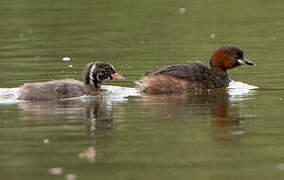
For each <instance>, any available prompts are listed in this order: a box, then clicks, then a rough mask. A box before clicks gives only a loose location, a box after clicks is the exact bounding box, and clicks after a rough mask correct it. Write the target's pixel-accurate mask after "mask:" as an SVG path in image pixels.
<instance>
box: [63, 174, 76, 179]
mask: <svg viewBox="0 0 284 180" xmlns="http://www.w3.org/2000/svg"><path fill="white" fill-rule="evenodd" d="M65 179H66V180H75V179H76V175H75V174H66V176H65Z"/></svg>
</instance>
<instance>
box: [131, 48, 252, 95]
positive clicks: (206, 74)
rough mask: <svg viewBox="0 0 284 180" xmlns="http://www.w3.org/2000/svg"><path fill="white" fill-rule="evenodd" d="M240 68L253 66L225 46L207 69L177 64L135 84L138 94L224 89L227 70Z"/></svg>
mask: <svg viewBox="0 0 284 180" xmlns="http://www.w3.org/2000/svg"><path fill="white" fill-rule="evenodd" d="M242 64H247V65H255V64H254V63H253V62H251V61H249V60H248V59H247V58H246V57H245V56H244V53H243V51H242V50H241V49H240V48H238V47H235V46H231V45H226V46H222V47H220V48H219V49H217V50H216V51H215V52H214V53H213V55H212V57H211V59H210V68H209V67H207V66H206V65H205V64H203V63H202V62H198V61H197V62H190V63H188V64H177V65H170V66H166V67H163V68H161V69H155V70H151V71H148V72H146V73H145V74H144V75H143V76H142V78H141V79H140V80H139V81H137V82H136V88H137V89H138V91H139V92H140V93H141V94H149V95H151V94H171V93H194V94H200V93H202V92H204V91H207V90H210V89H215V88H219V87H224V86H226V85H228V84H229V82H230V78H229V75H228V73H227V69H232V68H235V67H237V66H240V65H242Z"/></svg>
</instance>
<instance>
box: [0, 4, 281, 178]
mask: <svg viewBox="0 0 284 180" xmlns="http://www.w3.org/2000/svg"><path fill="white" fill-rule="evenodd" d="M283 19H284V1H282V0H273V1H268V0H250V1H231V0H176V1H171V0H143V1H138V0H81V1H79V0H68V1H67V0H60V1H52V0H1V2H0V88H12V87H19V86H20V85H22V84H23V83H25V82H37V81H47V80H54V79H62V78H74V79H78V80H80V79H81V72H82V68H83V67H84V66H85V65H86V64H87V63H88V62H90V61H92V60H100V61H107V62H110V63H111V64H113V65H114V66H115V67H116V69H117V70H118V71H119V72H120V73H121V74H123V75H124V76H125V77H126V80H124V81H113V82H110V83H108V84H112V85H118V86H123V87H133V86H134V83H133V82H134V81H135V80H137V79H139V78H140V76H141V74H142V73H143V72H145V71H147V70H149V69H153V68H157V67H162V66H165V65H169V64H176V63H185V62H187V61H191V60H199V61H202V62H204V63H208V60H209V58H210V56H211V54H212V52H213V51H214V50H215V49H216V48H218V47H219V46H221V45H223V44H234V45H237V46H239V47H241V48H243V49H244V51H245V54H246V56H247V57H248V58H249V59H251V60H252V61H254V62H255V63H256V64H257V66H256V67H248V66H242V67H239V68H237V69H234V70H232V71H230V75H231V78H232V79H234V80H238V81H242V82H245V83H248V84H252V85H255V86H258V87H259V89H258V90H257V91H256V92H255V93H254V94H252V95H250V96H247V97H239V100H235V101H232V100H231V99H230V97H229V95H228V94H226V93H224V92H223V93H218V94H216V95H214V96H208V97H206V96H205V97H191V98H188V97H178V98H176V97H160V98H149V97H130V98H128V101H126V102H120V103H115V104H107V103H106V102H105V101H104V99H100V98H94V99H92V100H91V101H87V102H77V101H65V102H42V103H20V104H11V105H0V179H3V180H18V179H20V180H33V179H35V180H39V179H65V176H66V175H68V174H73V175H75V176H76V179H81V180H89V179H90V180H91V179H100V180H102V179H103V180H108V179H109V180H120V179H121V180H127V179H136V180H139V179H147V180H148V179H154V180H164V179H170V180H172V179H196V180H197V179H210V180H211V179H213V180H220V179H226V180H228V179H263V180H264V179H265V180H267V179H283V178H284V116H283V115H282V113H283V107H284V103H283V102H284V100H283V99H284V88H283V84H284V83H283V79H284V69H283V66H284V61H283V57H284V51H283V50H284V45H283V42H284V41H283V40H284V21H283ZM64 56H68V57H71V61H70V62H63V61H62V58H63V57H64ZM69 65H72V68H70V67H69ZM89 147H92V148H93V150H94V151H95V155H94V156H93V157H92V158H80V157H79V156H80V153H82V152H84V151H85V150H86V149H87V148H89ZM55 167H58V168H62V171H63V172H62V173H61V174H60V175H53V174H52V173H50V172H49V170H50V169H51V168H55Z"/></svg>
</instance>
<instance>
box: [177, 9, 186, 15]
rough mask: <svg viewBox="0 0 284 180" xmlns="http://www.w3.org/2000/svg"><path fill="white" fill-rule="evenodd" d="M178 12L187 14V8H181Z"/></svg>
mask: <svg viewBox="0 0 284 180" xmlns="http://www.w3.org/2000/svg"><path fill="white" fill-rule="evenodd" d="M178 12H179V13H180V14H185V13H186V8H179V10H178Z"/></svg>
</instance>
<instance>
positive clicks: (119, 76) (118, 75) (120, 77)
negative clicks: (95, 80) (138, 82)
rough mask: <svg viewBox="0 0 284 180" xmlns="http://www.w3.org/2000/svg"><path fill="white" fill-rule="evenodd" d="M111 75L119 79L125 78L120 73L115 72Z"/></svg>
mask: <svg viewBox="0 0 284 180" xmlns="http://www.w3.org/2000/svg"><path fill="white" fill-rule="evenodd" d="M111 77H112V78H113V79H121V80H123V79H125V78H124V77H123V76H122V75H120V74H118V73H117V72H116V73H113V74H111Z"/></svg>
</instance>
